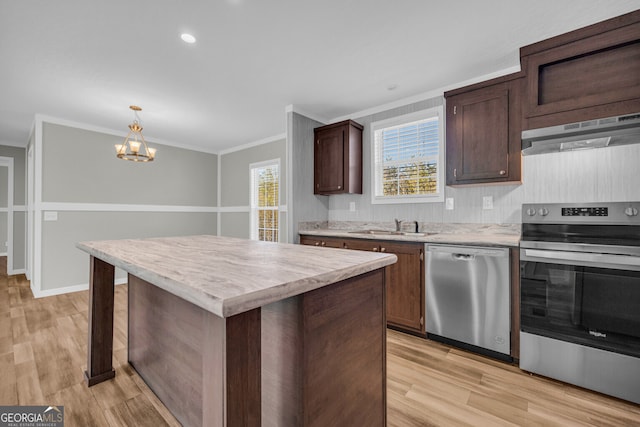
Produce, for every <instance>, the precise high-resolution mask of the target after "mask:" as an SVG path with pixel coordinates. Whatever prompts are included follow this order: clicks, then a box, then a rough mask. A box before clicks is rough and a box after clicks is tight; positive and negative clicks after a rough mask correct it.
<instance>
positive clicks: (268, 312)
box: [86, 256, 386, 426]
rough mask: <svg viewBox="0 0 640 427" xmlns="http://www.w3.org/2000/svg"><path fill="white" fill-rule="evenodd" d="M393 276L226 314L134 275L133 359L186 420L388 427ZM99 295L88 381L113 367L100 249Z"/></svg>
mask: <svg viewBox="0 0 640 427" xmlns="http://www.w3.org/2000/svg"><path fill="white" fill-rule="evenodd" d="M109 267H110V268H109ZM384 277H385V275H384V268H380V269H377V270H373V271H371V272H368V273H364V274H361V275H358V276H355V277H352V278H349V279H346V280H342V281H339V282H336V283H333V284H330V285H326V286H324V287H321V288H318V289H315V290H311V291H309V292H306V293H303V294H300V295H296V296H292V297H288V298H286V299H283V300H280V301H277V302H273V303H270V304H267V305H264V306H262V307H258V308H254V309H251V310H248V311H245V312H242V313H239V314H236V315H233V316H230V317H226V318H223V317H220V316H217V315H215V314H212V313H211V312H209V311H207V310H204V309H202V308H200V307H198V306H196V305H194V304H192V303H191V302H188V301H186V300H184V299H182V298H180V297H178V296H176V295H174V294H172V293H169V292H167V291H165V290H163V289H161V288H159V287H157V286H155V285H154V284H152V283H149V282H146V281H144V280H142V279H140V278H138V277H136V276H134V275H131V274H129V292H128V294H129V343H128V358H129V362H130V363H131V365H132V366H133V367H134V368H135V369H136V371H137V372H138V373H139V374H140V376H141V377H142V378H143V379H144V381H145V382H146V383H147V384H148V385H149V387H150V388H151V389H152V390H153V391H154V392H155V393H156V395H157V396H158V397H159V398H160V400H161V401H162V402H163V403H164V405H165V406H166V407H167V408H168V409H169V410H170V411H171V412H172V413H173V414H174V416H175V417H176V418H177V419H178V420H179V421H180V422H181V423H182V424H183V425H185V426H201V425H202V426H260V425H264V426H329V425H331V426H354V425H366V426H385V425H386V327H385V326H386V319H385V306H384V305H385V295H384V292H385V286H384ZM90 295H91V296H90V308H89V316H90V326H89V328H90V329H89V356H88V367H87V373H86V377H87V384H88V385H89V386H91V385H93V384H97V383H99V382H101V381H104V380H107V379H109V378H113V376H114V375H115V373H114V371H113V368H112V366H111V356H112V337H113V266H112V265H110V264H107V263H105V262H103V261H100V260H99V259H97V258H94V257H93V256H92V257H91V293H90ZM107 338H109V339H107Z"/></svg>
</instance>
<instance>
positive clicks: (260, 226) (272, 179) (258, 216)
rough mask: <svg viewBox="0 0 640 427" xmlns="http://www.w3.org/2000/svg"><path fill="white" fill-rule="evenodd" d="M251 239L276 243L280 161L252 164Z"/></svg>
mask: <svg viewBox="0 0 640 427" xmlns="http://www.w3.org/2000/svg"><path fill="white" fill-rule="evenodd" d="M249 168H250V171H251V238H252V239H253V240H264V241H267V242H277V241H278V207H279V205H280V160H270V161H267V162H261V163H252V164H251V165H250V166H249Z"/></svg>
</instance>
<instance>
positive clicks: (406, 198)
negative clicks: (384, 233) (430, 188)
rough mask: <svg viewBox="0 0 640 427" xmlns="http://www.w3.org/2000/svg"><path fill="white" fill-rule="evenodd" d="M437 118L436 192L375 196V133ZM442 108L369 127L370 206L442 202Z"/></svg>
mask: <svg viewBox="0 0 640 427" xmlns="http://www.w3.org/2000/svg"><path fill="white" fill-rule="evenodd" d="M434 117H437V118H438V156H437V157H438V170H437V174H436V182H437V184H436V186H437V187H436V188H437V192H436V193H435V194H432V195H426V194H418V195H402V196H377V195H376V187H377V184H378V179H379V178H378V176H377V170H378V165H377V164H376V151H377V146H376V131H378V130H380V129H384V128H389V127H393V126H400V125H403V124H408V123H411V122H417V121H420V120H426V119H430V118H434ZM444 126H445V123H444V108H443V106H442V105H439V106H436V107H431V108H428V109H425V110H420V111H415V112H413V113H408V114H403V115H401V116H396V117H391V118H388V119H384V120H379V121H376V122H371V124H370V125H369V132H370V141H371V144H370V148H371V203H372V204H374V205H375V204H401V203H437V202H444V187H445V169H446V165H445V163H444V151H445V145H444ZM380 179H381V178H380Z"/></svg>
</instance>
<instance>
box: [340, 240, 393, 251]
mask: <svg viewBox="0 0 640 427" xmlns="http://www.w3.org/2000/svg"><path fill="white" fill-rule="evenodd" d="M381 243H384V242H380V241H377V240H365V239H347V240H345V241H344V247H345V249H354V250H356V251H370V252H378V251H379V250H380V244H381Z"/></svg>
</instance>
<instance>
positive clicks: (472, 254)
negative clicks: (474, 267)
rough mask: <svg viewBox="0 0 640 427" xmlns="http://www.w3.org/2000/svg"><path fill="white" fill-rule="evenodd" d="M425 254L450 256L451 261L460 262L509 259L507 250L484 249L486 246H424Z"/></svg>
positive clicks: (430, 244) (496, 248) (428, 244)
mask: <svg viewBox="0 0 640 427" xmlns="http://www.w3.org/2000/svg"><path fill="white" fill-rule="evenodd" d="M426 251H427V254H429V253H432V254H436V253H439V254H451V256H452V258H453V259H456V260H460V261H462V260H463V258H464V259H465V260H468V261H471V260H473V259H475V258H476V257H498V258H502V257H505V258H508V257H509V249H507V248H498V247H486V246H458V245H447V244H433V243H427V244H426Z"/></svg>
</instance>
